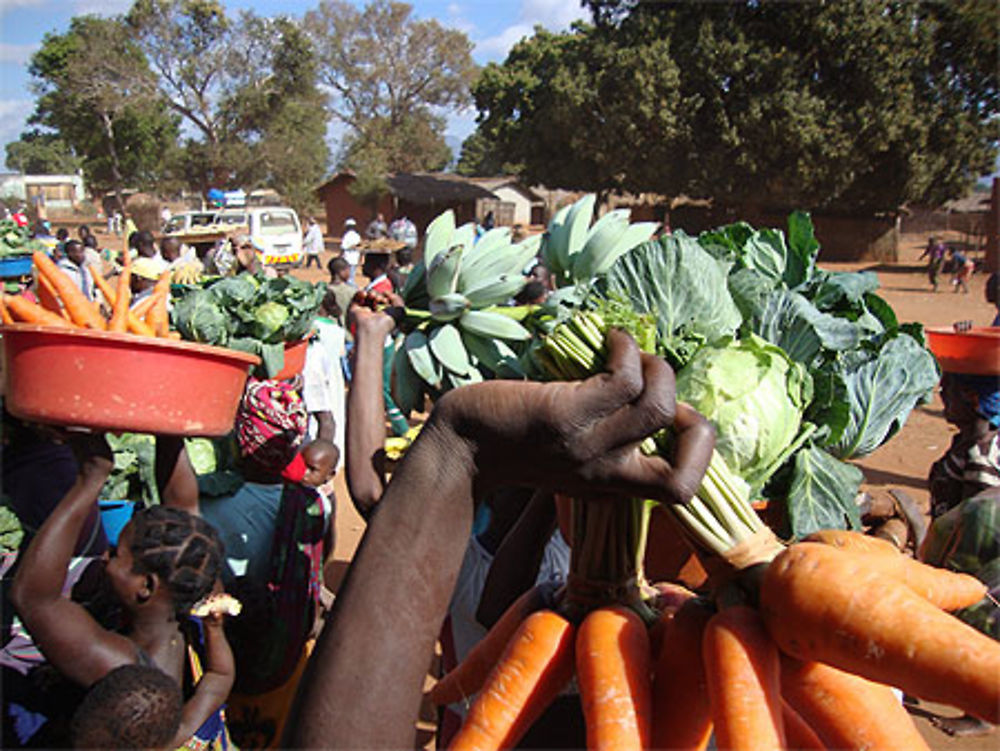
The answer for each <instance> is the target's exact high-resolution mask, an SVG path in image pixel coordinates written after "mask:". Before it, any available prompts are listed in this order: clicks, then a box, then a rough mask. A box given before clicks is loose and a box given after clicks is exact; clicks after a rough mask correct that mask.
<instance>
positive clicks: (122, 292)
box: [108, 268, 132, 332]
mask: <svg viewBox="0 0 1000 751" xmlns="http://www.w3.org/2000/svg"><path fill="white" fill-rule="evenodd" d="M131 277H132V273H131V270H130V269H128V268H125V269H123V270H122V273H121V276H119V277H118V289H117V290H116V291H115V301H114V302H113V303H112V304H111V320H110V321H108V331H118V332H124V331H126V330H127V329H128V306H129V303H130V302H131V300H132V292H131V290H130V289H129V281H130V280H131Z"/></svg>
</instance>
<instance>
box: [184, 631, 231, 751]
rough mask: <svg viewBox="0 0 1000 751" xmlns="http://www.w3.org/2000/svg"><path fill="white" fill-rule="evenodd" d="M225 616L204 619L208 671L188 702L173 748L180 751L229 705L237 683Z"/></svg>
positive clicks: (185, 703)
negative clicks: (198, 731) (197, 732)
mask: <svg viewBox="0 0 1000 751" xmlns="http://www.w3.org/2000/svg"><path fill="white" fill-rule="evenodd" d="M223 618H224V616H223V615H222V614H221V613H212V614H211V615H208V616H206V617H205V618H203V619H202V621H201V623H202V627H203V632H204V635H205V665H204V667H205V672H204V673H203V674H202V676H201V679H200V680H199V681H198V685H197V686H196V687H195V691H194V696H192V697H191V698H190V699H188V700H187V701H186V702H184V709H183V710H182V711H181V724H180V727H179V728H178V730H177V735H175V736H174V740H173V742H172V743H171V744H170V748H180V747H181V746H183V745H184V744H185V743H186V742H187V741H188V740H189V739H190V738H191V736H192V735H194V734H195V732H196V731H197V730H198V728H200V727H201V726H202V725H203V724H204V723H205V721H206V720H208V718H209V717H211V716H212V714H214V713H215V712H216V711H218V709H219V708H220V707H221V706H222V705H223V704H225V702H226V699H228V698H229V692H230V691H231V690H232V688H233V681H235V680H236V663H235V661H234V659H233V652H232V650H231V649H230V648H229V642H228V641H227V639H226V634H225V631H224V630H223V628H222V622H223Z"/></svg>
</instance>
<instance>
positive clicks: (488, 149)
mask: <svg viewBox="0 0 1000 751" xmlns="http://www.w3.org/2000/svg"><path fill="white" fill-rule="evenodd" d="M522 169H523V167H522V166H521V165H519V164H512V163H510V162H507V161H504V155H503V154H502V153H501V152H500V150H499V149H498V148H497V145H496V144H495V143H493V142H492V141H491V140H490V139H489V138H488V137H487V136H486V134H485V132H484V131H482V130H476V131H475V132H473V133H471V134H470V135H469V137H468V138H466V139H465V140H464V141H462V150H461V153H460V154H459V156H458V163H457V164H456V165H455V172H457V173H458V174H460V175H465V176H466V177H492V176H494V175H516V174H518V173H520V172H521V171H522Z"/></svg>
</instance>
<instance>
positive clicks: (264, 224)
mask: <svg viewBox="0 0 1000 751" xmlns="http://www.w3.org/2000/svg"><path fill="white" fill-rule="evenodd" d="M215 223H216V224H219V225H223V226H226V227H231V228H233V229H234V230H235V229H236V228H237V227H241V226H242V227H246V228H247V229H246V232H247V234H248V235H250V237H251V238H252V239H253V240H254V242H255V243H256V244H257V245H259V246H260V247H262V248H263V251H262V253H261V261H262V262H263V263H265V264H267V265H268V266H298V265H299V264H300V263H301V262H302V225H301V224H300V223H299V216H298V214H296V213H295V210H294V209H290V208H287V207H284V206H251V207H247V208H239V209H221V210H220V211H219V212H218V213H217V214H216V216H215Z"/></svg>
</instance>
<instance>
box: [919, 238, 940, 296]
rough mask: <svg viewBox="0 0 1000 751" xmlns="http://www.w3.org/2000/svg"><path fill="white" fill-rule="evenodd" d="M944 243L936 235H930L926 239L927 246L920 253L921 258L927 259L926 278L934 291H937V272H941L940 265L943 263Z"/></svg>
mask: <svg viewBox="0 0 1000 751" xmlns="http://www.w3.org/2000/svg"><path fill="white" fill-rule="evenodd" d="M945 250H946V248H945V244H944V243H943V242H941V241H940V240H939V239H938V238H936V237H931V238H929V239H928V240H927V247H926V248H924V252H923V253H921V254H920V258H918V259H917V260H918V261H919V260H921V259H922V258H926V259H927V280H928V281H929V282H930V283H931V287H933V289H934V291H935V292H937V288H938V274H940V273H941V266H942V265H943V264H944V253H945Z"/></svg>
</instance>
